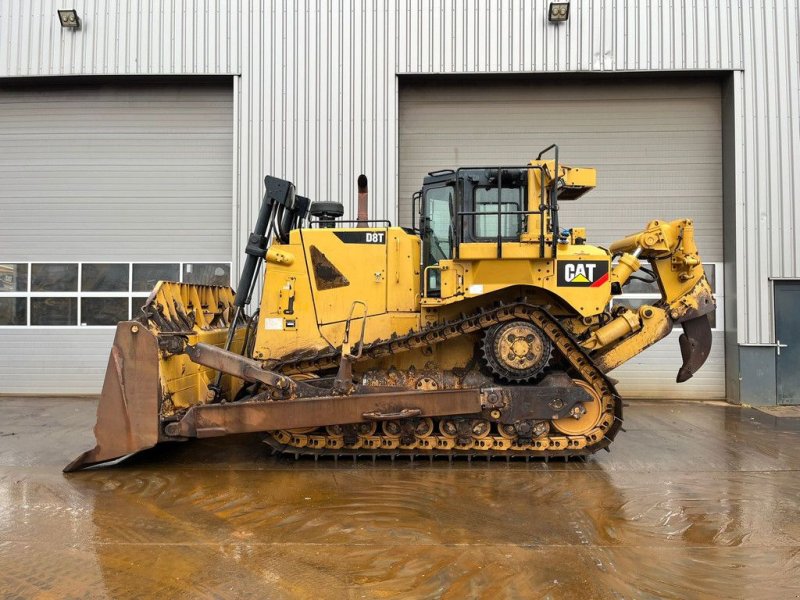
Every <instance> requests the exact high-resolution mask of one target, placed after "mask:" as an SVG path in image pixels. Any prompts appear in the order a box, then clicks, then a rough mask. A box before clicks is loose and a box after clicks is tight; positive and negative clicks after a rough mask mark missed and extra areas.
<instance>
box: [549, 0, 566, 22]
mask: <svg viewBox="0 0 800 600" xmlns="http://www.w3.org/2000/svg"><path fill="white" fill-rule="evenodd" d="M567 19H569V2H551V3H550V10H549V11H547V20H548V21H550V22H551V23H563V22H564V21H566V20H567Z"/></svg>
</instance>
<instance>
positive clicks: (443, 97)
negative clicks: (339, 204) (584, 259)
mask: <svg viewBox="0 0 800 600" xmlns="http://www.w3.org/2000/svg"><path fill="white" fill-rule="evenodd" d="M720 127H721V125H720V89H719V85H718V84H717V83H716V82H714V81H710V82H709V81H703V80H700V81H698V80H682V79H676V80H670V81H669V82H666V83H654V82H648V81H627V82H626V81H619V82H614V83H598V82H594V83H592V82H590V81H584V82H580V83H558V84H552V83H550V84H548V83H544V82H540V81H537V80H536V79H533V78H532V79H530V80H529V81H520V82H510V81H505V82H500V81H498V80H496V79H494V80H493V79H491V78H481V79H478V80H472V81H470V80H465V81H462V82H458V83H450V84H448V83H446V82H444V81H435V82H431V83H408V84H407V85H402V87H401V90H400V203H399V204H400V215H401V216H402V217H403V219H402V222H404V223H406V224H408V223H409V215H410V198H411V194H412V193H413V192H414V191H416V190H417V189H419V186H420V184H421V182H422V177H423V176H424V174H425V173H427V172H429V171H432V170H435V169H443V168H453V167H457V166H467V165H497V164H506V165H508V164H515V165H516V164H525V163H526V162H528V161H529V160H531V159H533V158H535V157H536V154H537V153H538V151H539V150H541V149H542V148H544V147H546V146H549V145H550V144H551V143H554V142H555V143H558V144H559V147H560V151H561V160H563V161H564V162H565V163H567V164H571V165H576V166H594V167H596V168H597V170H598V174H597V180H598V182H597V188H596V189H595V190H593V191H592V192H591V193H590V194H588V195H586V196H585V197H583V198H581V199H580V200H578V201H576V202H563V203H562V205H561V211H560V223H561V225H562V226H563V227H569V226H573V225H574V226H585V227H586V228H587V233H588V235H589V242H590V243H595V244H599V245H602V246H606V245H608V244H609V243H610V242H611V241H613V240H615V239H619V238H621V237H624V236H625V235H627V234H628V233H633V232H635V231H639V230H641V229H642V228H643V227H644V226H645V225H646V224H647V222H648V221H650V220H652V219H656V218H658V219H676V218H681V217H689V218H692V219H694V221H695V224H696V236H697V242H698V246H699V248H700V251H701V253H702V256H703V259H704V260H706V261H722V202H721V198H722V174H721V133H720Z"/></svg>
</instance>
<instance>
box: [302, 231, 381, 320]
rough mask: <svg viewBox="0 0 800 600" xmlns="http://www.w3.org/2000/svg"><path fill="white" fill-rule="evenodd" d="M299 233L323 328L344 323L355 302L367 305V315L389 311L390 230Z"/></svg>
mask: <svg viewBox="0 0 800 600" xmlns="http://www.w3.org/2000/svg"><path fill="white" fill-rule="evenodd" d="M300 233H301V238H302V243H303V251H304V252H305V257H306V263H307V264H308V269H309V273H310V280H311V290H312V292H313V294H314V304H315V306H316V311H317V322H318V323H319V324H320V325H323V324H326V323H335V322H338V321H345V320H346V319H347V317H348V315H349V314H350V309H351V308H352V305H353V302H354V301H360V302H364V303H365V304H366V305H367V314H368V315H378V314H381V313H385V312H386V254H387V238H388V229H387V228H380V229H377V228H363V229H304V230H302V231H301V232H300ZM360 315H363V308H362V307H357V308H356V312H355V313H354V316H360Z"/></svg>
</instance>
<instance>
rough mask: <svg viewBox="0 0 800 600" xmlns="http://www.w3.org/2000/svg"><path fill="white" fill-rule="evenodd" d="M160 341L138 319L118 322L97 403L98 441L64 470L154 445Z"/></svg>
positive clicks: (86, 465) (82, 466) (156, 426)
mask: <svg viewBox="0 0 800 600" xmlns="http://www.w3.org/2000/svg"><path fill="white" fill-rule="evenodd" d="M159 396H160V392H159V383H158V343H157V340H156V337H155V336H154V335H153V334H152V333H151V332H150V331H149V330H148V329H147V328H146V327H145V326H144V325H141V324H140V323H136V322H133V321H124V322H122V323H120V324H119V325H117V332H116V335H115V336H114V345H113V346H112V348H111V356H110V357H109V359H108V368H107V369H106V377H105V381H104V382H103V392H102V394H101V396H100V403H99V404H98V406H97V424H96V425H95V427H94V435H95V438H96V440H97V445H96V446H95V447H94V448H93V449H92V450H88V451H87V452H84V453H83V454H81V455H80V456H79V457H78V458H76V459H75V460H73V461H72V462H71V463H70V464H68V465H67V466H66V467H64V472H65V473H70V472H72V471H77V470H79V469H84V468H86V467H90V466H92V465H97V464H100V463H105V462H109V461H112V460H115V459H118V458H122V457H124V456H127V455H129V454H133V453H135V452H139V451H141V450H145V449H147V448H152V447H153V446H155V445H156V443H158V438H159V404H160V398H159Z"/></svg>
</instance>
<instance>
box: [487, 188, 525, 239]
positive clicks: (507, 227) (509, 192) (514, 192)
mask: <svg viewBox="0 0 800 600" xmlns="http://www.w3.org/2000/svg"><path fill="white" fill-rule="evenodd" d="M501 199H502V206H501V208H502V212H504V213H505V212H513V211H520V210H523V209H522V188H518V187H517V188H512V187H508V188H505V187H504V188H502V193H501ZM498 210H499V208H498V202H497V188H496V187H490V188H476V189H475V212H479V213H491V214H487V215H486V216H480V215H477V216H476V217H475V237H476V238H478V239H497V225H498V218H497V217H498V215H497V213H498ZM521 231H522V215H509V214H504V215H502V217H500V232H501V235H502V237H503V238H508V239H516V238H519V235H520V233H521Z"/></svg>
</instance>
